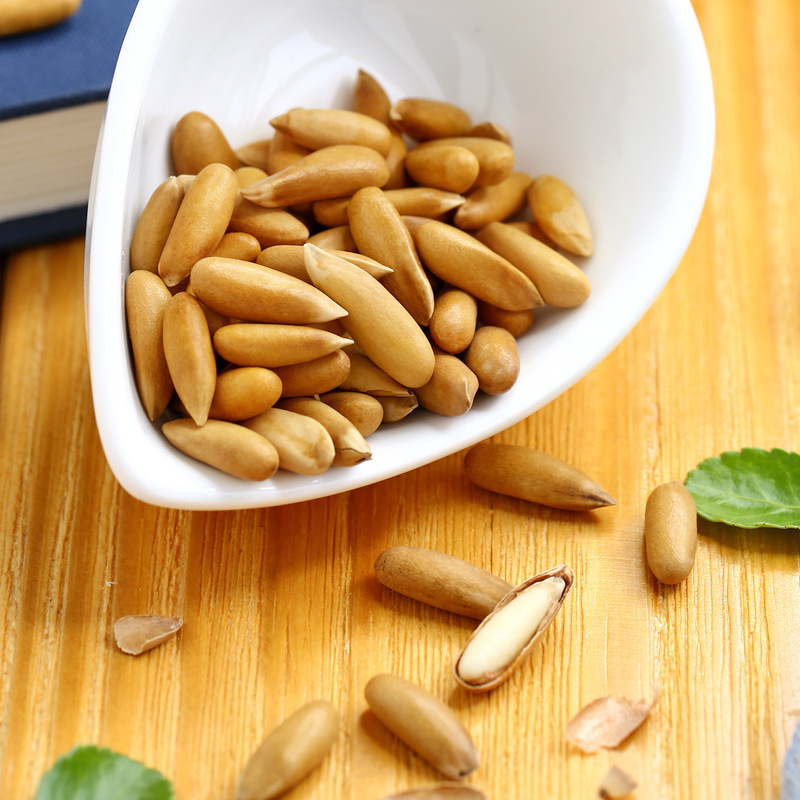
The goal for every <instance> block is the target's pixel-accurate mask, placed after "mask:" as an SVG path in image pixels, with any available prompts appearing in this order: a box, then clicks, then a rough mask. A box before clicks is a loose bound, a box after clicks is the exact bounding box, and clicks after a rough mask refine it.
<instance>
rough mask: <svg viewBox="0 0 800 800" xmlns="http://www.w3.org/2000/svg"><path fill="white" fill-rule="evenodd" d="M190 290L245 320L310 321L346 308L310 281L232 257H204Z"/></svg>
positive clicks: (340, 313) (332, 316) (341, 312)
mask: <svg viewBox="0 0 800 800" xmlns="http://www.w3.org/2000/svg"><path fill="white" fill-rule="evenodd" d="M192 291H194V293H195V294H196V295H197V298H198V300H200V301H201V302H202V303H204V304H205V305H207V306H208V307H209V308H212V309H213V310H214V311H216V312H217V313H218V314H223V315H225V316H228V317H232V318H234V319H240V320H245V321H247V322H274V323H288V324H291V325H309V324H311V323H315V322H329V321H330V320H332V319H338V318H339V317H342V316H344V315H345V314H346V313H347V312H346V311H345V310H344V309H343V308H342V307H341V306H340V305H338V304H337V303H335V302H334V301H333V300H331V299H330V297H328V296H326V295H324V294H323V293H322V292H320V291H319V290H318V289H316V288H315V287H313V286H310V285H309V284H307V283H305V282H303V281H301V280H298V279H297V278H293V277H292V276H290V275H284V274H283V273H282V272H278V271H276V270H273V269H269V268H268V267H262V266H259V265H258V264H252V263H250V262H249V261H237V260H236V259H233V258H217V257H213V258H204V259H201V260H200V261H198V262H197V263H196V264H195V266H194V268H193V269H192Z"/></svg>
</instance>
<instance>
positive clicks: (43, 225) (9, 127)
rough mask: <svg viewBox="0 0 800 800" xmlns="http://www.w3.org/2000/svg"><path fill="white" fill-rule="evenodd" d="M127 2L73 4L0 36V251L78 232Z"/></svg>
mask: <svg viewBox="0 0 800 800" xmlns="http://www.w3.org/2000/svg"><path fill="white" fill-rule="evenodd" d="M136 3H137V0H83V2H82V4H81V7H80V8H79V9H78V11H77V12H76V13H75V14H74V15H73V16H71V17H68V18H67V19H66V20H64V21H62V22H60V23H58V24H56V25H53V26H52V27H49V28H44V29H41V30H38V31H32V32H29V33H22V34H18V35H15V36H7V37H3V38H0V249H12V248H16V247H22V246H26V245H28V244H33V243H36V242H39V241H47V240H50V239H53V238H62V237H64V236H73V235H80V234H81V233H82V232H83V230H84V227H85V224H86V202H87V200H88V196H89V184H90V182H91V170H92V162H93V158H94V150H95V147H96V143H97V136H98V134H99V131H100V122H101V119H102V111H103V107H104V102H105V100H106V98H107V96H108V92H109V89H110V87H111V80H112V78H113V76H114V69H115V67H116V63H117V57H118V56H119V51H120V48H121V46H122V41H123V39H124V38H125V33H126V31H127V29H128V24H129V23H130V20H131V17H132V16H133V12H134V10H135V8H136Z"/></svg>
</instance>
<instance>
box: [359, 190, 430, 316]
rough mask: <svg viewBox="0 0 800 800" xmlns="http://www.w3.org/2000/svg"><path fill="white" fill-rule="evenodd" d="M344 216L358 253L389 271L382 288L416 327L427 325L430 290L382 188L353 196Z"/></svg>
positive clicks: (402, 225)
mask: <svg viewBox="0 0 800 800" xmlns="http://www.w3.org/2000/svg"><path fill="white" fill-rule="evenodd" d="M347 216H348V219H349V221H350V232H351V233H352V234H353V239H354V240H355V243H356V246H357V247H358V250H359V252H360V253H363V254H364V255H365V256H369V257H370V258H374V259H375V260H376V261H377V262H379V263H380V264H385V265H386V266H387V267H389V268H390V269H391V270H392V273H391V274H389V275H387V276H386V277H385V278H384V279H383V286H385V287H386V288H387V289H388V290H389V291H390V292H391V293H392V295H393V296H394V297H395V298H396V299H397V300H399V301H400V303H401V305H402V306H403V307H404V308H405V309H406V311H408V313H409V314H411V316H412V317H413V318H414V320H415V321H416V322H417V323H418V324H419V325H427V324H428V322H429V321H430V318H431V314H432V313H433V290H432V289H431V284H430V281H429V280H428V278H427V276H426V275H425V270H424V269H423V268H422V263H421V262H420V260H419V256H418V255H417V250H416V248H415V247H414V240H413V239H412V238H411V234H410V233H409V232H408V228H406V226H405V224H404V223H403V220H402V219H401V218H400V214H399V213H398V211H397V209H396V208H395V207H394V206H393V205H392V203H391V202H390V201H389V200H388V199H387V197H386V195H385V194H384V193H383V190H382V189H379V188H377V187H375V186H370V187H367V188H365V189H359V191H357V192H356V193H355V194H354V195H353V197H352V198H351V200H350V203H349V205H348V207H347Z"/></svg>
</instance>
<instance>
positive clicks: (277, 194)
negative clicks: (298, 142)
mask: <svg viewBox="0 0 800 800" xmlns="http://www.w3.org/2000/svg"><path fill="white" fill-rule="evenodd" d="M389 174H390V173H389V165H388V164H387V163H386V159H385V158H384V157H383V156H382V155H381V154H380V153H378V152H377V151H376V150H373V149H372V148H370V147H363V146H361V145H350V144H338V145H332V146H331V147H323V148H322V149H321V150H314V151H313V152H311V153H309V154H308V155H307V156H304V157H303V158H301V159H300V160H299V161H296V162H295V163H294V164H290V165H289V166H288V167H285V168H284V169H282V170H281V171H280V172H276V173H274V174H273V175H270V176H269V177H268V178H266V179H265V180H263V181H259V182H258V183H254V184H252V185H251V186H248V187H247V188H246V189H242V196H243V197H245V198H247V199H248V200H251V201H252V202H253V203H255V204H256V205H260V206H265V207H267V208H275V207H278V206H291V205H295V204H296V203H305V202H309V201H310V202H313V201H315V200H326V199H329V198H331V197H342V196H343V195H350V194H354V193H355V192H357V191H358V190H359V189H362V188H364V187H365V186H383V185H384V184H385V183H386V181H388V180H389ZM338 249H342V250H344V249H347V248H338Z"/></svg>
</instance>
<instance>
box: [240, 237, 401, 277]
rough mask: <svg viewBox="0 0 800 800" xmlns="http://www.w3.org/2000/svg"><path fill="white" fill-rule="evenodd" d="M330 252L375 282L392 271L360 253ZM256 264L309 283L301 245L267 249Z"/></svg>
mask: <svg viewBox="0 0 800 800" xmlns="http://www.w3.org/2000/svg"><path fill="white" fill-rule="evenodd" d="M325 249H328V248H325ZM330 252H332V253H333V254H334V255H335V256H339V258H343V259H344V260H345V261H349V262H350V263H351V264H355V265H356V266H357V267H359V268H360V269H363V270H364V271H365V272H366V273H367V274H369V275H372V277H373V278H376V279H377V280H380V279H381V278H385V277H386V276H387V275H388V274H389V273H390V272H391V271H392V270H391V269H390V268H389V267H387V266H385V265H384V264H379V263H378V262H377V261H375V259H374V258H369V256H365V255H362V254H361V253H354V252H352V251H347V250H331V251H330ZM256 263H257V264H261V266H262V267H269V268H270V269H275V270H278V272H283V273H284V274H286V275H293V276H294V277H295V278H299V279H300V280H301V281H305V282H306V283H311V278H309V277H308V272H307V271H306V260H305V255H304V254H303V247H302V245H292V244H278V245H274V246H272V247H267V248H265V249H264V250H262V251H261V252H260V253H259V254H258V256H257V257H256Z"/></svg>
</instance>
